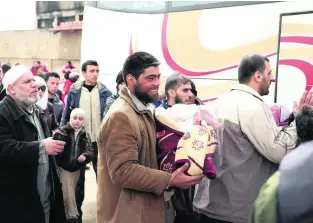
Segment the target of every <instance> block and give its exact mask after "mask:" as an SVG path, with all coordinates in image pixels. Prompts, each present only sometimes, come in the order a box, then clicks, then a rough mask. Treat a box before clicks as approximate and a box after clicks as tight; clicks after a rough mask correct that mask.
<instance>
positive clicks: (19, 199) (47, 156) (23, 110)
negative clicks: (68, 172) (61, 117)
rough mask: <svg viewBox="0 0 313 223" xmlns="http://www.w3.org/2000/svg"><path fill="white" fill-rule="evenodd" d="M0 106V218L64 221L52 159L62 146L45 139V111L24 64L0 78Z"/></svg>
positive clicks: (27, 222)
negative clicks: (2, 95) (1, 96)
mask: <svg viewBox="0 0 313 223" xmlns="http://www.w3.org/2000/svg"><path fill="white" fill-rule="evenodd" d="M3 84H4V88H5V89H6V93H7V96H6V97H5V98H4V99H3V101H2V102H1V103H0V179H1V181H0V198H1V199H0V216H1V222H10V223H35V222H36V223H63V222H65V213H64V205H63V198H62V191H61V185H60V182H59V178H58V174H57V171H56V163H55V159H54V157H53V156H52V155H57V154H58V153H60V152H62V150H63V146H64V142H62V141H58V140H53V139H52V138H47V137H49V133H50V131H49V129H48V128H47V123H46V117H45V115H44V112H43V111H42V110H41V109H40V108H39V107H37V106H36V105H35V103H36V102H37V100H38V89H37V84H36V83H35V79H34V76H33V74H32V73H31V71H30V70H29V69H28V68H27V67H24V66H22V65H18V66H15V67H13V68H11V69H10V70H9V71H8V72H7V74H6V76H5V77H4V79H3Z"/></svg>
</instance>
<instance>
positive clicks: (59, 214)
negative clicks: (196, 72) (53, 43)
mask: <svg viewBox="0 0 313 223" xmlns="http://www.w3.org/2000/svg"><path fill="white" fill-rule="evenodd" d="M159 65H160V62H159V61H158V60H157V58H155V57H154V56H153V55H151V54H149V53H147V52H136V53H134V54H132V55H130V56H129V57H128V58H126V60H125V63H124V64H123V66H122V70H121V72H119V73H118V75H117V79H116V84H117V86H116V89H117V94H116V95H112V93H111V91H110V90H109V89H108V88H107V87H106V86H105V85H104V84H103V83H100V82H99V81H98V77H99V69H100V68H99V65H98V63H97V61H94V60H88V61H86V62H84V63H83V65H82V67H81V72H82V74H83V77H84V79H83V80H77V78H76V79H75V81H73V83H72V85H71V87H70V89H69V91H68V95H67V97H66V100H65V101H64V103H63V102H62V99H61V98H60V96H59V95H58V93H57V92H58V90H59V89H58V88H59V82H60V76H59V74H57V73H55V72H47V73H45V75H44V76H43V78H44V81H45V82H46V86H47V89H46V90H47V92H48V101H49V103H51V105H52V106H53V112H54V117H55V119H56V122H57V126H55V127H53V128H49V127H48V126H49V125H48V124H47V119H48V115H47V113H46V112H45V111H44V110H43V109H42V108H40V107H39V106H38V105H37V104H36V103H37V101H38V91H40V90H41V91H42V90H45V89H43V88H40V89H39V87H38V84H37V83H36V81H35V78H34V74H33V73H32V72H31V70H30V69H29V68H27V67H25V66H23V65H16V66H13V67H11V68H10V69H9V70H8V71H7V72H6V74H5V75H4V77H3V74H2V72H1V74H0V95H3V96H2V98H0V100H1V102H0V167H1V168H0V178H1V181H0V198H1V199H0V214H1V215H0V216H1V222H4V223H6V222H8V223H62V222H76V223H78V222H82V216H83V213H82V209H81V207H82V204H83V200H84V193H85V183H88V182H85V170H86V168H81V169H80V175H79V179H78V182H77V186H76V195H75V196H76V203H77V210H78V213H79V215H78V216H77V218H70V219H69V218H68V217H67V215H66V206H64V200H63V195H62V185H61V183H60V179H59V168H58V165H57V163H56V160H55V157H56V156H58V155H59V154H62V153H63V149H64V146H65V142H64V141H62V140H60V139H54V138H52V136H53V133H54V132H55V131H57V129H58V128H59V127H60V126H65V125H66V124H67V123H68V122H69V120H70V117H71V112H72V111H73V110H74V109H76V108H81V109H83V110H84V114H85V120H86V122H85V126H84V129H85V130H86V132H87V133H88V134H89V135H90V138H91V142H92V147H93V151H94V153H95V156H94V159H93V160H92V164H93V169H94V171H95V174H96V176H97V184H98V191H97V222H98V223H124V222H130V223H140V222H141V223H145V222H146V223H154V222H155V223H162V222H166V223H173V222H175V223H184V222H195V223H198V222H199V223H200V222H201V223H202V222H203V223H206V222H208V223H215V222H216V223H245V222H268V223H270V222H311V221H310V220H312V218H313V215H312V211H313V210H312V207H313V205H312V204H313V199H312V196H311V195H312V194H313V193H310V191H312V190H311V189H310V187H309V186H308V185H309V183H312V182H313V180H312V177H311V175H310V171H308V170H307V167H306V164H308V166H309V165H312V164H309V163H310V161H312V155H311V154H312V153H311V151H310V144H311V141H312V140H313V135H312V133H313V132H312V127H313V108H312V107H310V106H311V105H312V104H313V95H312V91H310V92H306V91H305V92H304V93H303V95H302V98H301V99H300V101H299V103H298V104H296V106H295V107H294V111H292V114H291V116H290V117H292V118H291V119H290V123H289V125H288V126H285V127H279V126H277V124H276V123H275V120H274V117H273V114H272V111H271V110H270V108H269V107H268V105H267V104H266V103H265V102H264V100H263V98H262V96H265V95H267V94H269V87H270V85H271V83H272V82H273V80H274V78H273V75H272V70H271V67H270V63H269V60H268V59H267V58H266V57H264V56H262V55H258V54H251V55H247V56H246V57H244V58H243V59H242V61H241V62H240V64H239V67H238V81H239V84H237V85H235V86H233V87H232V89H231V91H230V92H229V93H227V94H225V95H223V96H221V97H220V98H218V99H217V100H216V101H214V102H210V103H212V106H214V108H215V110H216V115H217V118H218V120H219V122H220V123H221V127H220V128H219V129H217V139H218V147H217V149H216V151H215V154H214V157H213V158H212V161H213V163H214V165H215V168H216V179H214V180H210V179H208V178H206V177H204V176H203V175H199V176H189V175H187V174H186V170H187V169H188V167H189V166H188V164H185V165H184V166H182V167H179V168H177V169H175V171H174V172H172V173H169V172H165V171H162V170H160V168H159V163H158V162H157V151H156V150H157V145H156V132H157V127H158V126H157V123H156V121H155V117H154V110H155V107H156V106H161V107H163V108H164V109H168V108H170V107H172V106H175V105H176V104H187V105H188V104H190V105H192V104H196V105H199V106H200V105H202V104H203V103H202V102H201V100H200V99H199V98H198V97H197V90H196V86H195V84H194V83H193V82H192V80H190V79H189V78H188V77H185V76H183V75H181V74H173V75H171V76H170V77H169V78H168V79H167V80H166V84H165V89H164V93H165V95H166V99H161V97H160V95H159V91H160V89H159V87H160V78H161V72H160V69H159ZM292 119H295V120H296V121H294V120H292ZM302 150H303V154H306V155H305V156H304V155H302V152H301V151H302ZM297 153H298V154H297ZM287 154H288V155H287ZM292 154H295V155H294V156H292ZM292 157H296V159H295V158H292ZM285 159H286V160H285ZM280 164H281V165H280ZM293 166H295V168H297V170H298V171H299V172H298V173H299V174H296V172H295V169H293V168H291V167H293ZM300 173H301V174H300ZM273 174H274V175H273ZM273 176H280V178H275V179H276V181H275V182H276V187H275V188H276V190H274V192H273V191H272V196H268V194H267V196H266V199H264V195H262V194H261V193H260V190H261V192H262V191H264V190H266V188H265V189H264V188H262V186H263V185H264V184H265V185H267V184H269V185H271V186H272V185H273V184H272V181H273V180H272V181H268V180H271V179H273ZM291 178H294V179H299V180H294V181H292V182H294V183H293V184H290V179H291ZM277 179H279V180H280V181H279V183H278V180H277ZM310 180H311V181H310ZM267 181H268V182H267ZM302 183H303V184H302ZM278 185H279V186H278ZM289 185H292V188H291V186H289ZM264 187H265V186H264ZM261 188H262V189H261ZM281 188H282V189H281ZM306 191H307V192H308V193H310V194H311V195H310V196H306V195H304V193H305V192H306ZM292 193H299V194H300V193H301V194H303V195H302V197H300V198H298V200H294V197H293V196H291V195H290V194H292ZM277 196H278V197H279V198H277ZM274 198H275V199H276V200H275V202H269V200H271V201H272V200H273V199H274ZM301 199H303V200H305V202H304V201H303V200H301ZM260 200H261V201H262V202H263V203H261V204H260V203H258V201H260ZM264 200H265V201H264ZM294 201H297V202H298V203H296V202H294ZM264 204H266V205H264ZM262 205H263V206H262ZM271 205H272V206H273V207H275V209H274V210H275V211H273V209H271V210H272V211H264V210H265V208H266V207H272V206H271ZM297 205H303V206H305V207H303V208H302V206H301V207H300V206H299V207H298V206H297ZM291 210H292V211H291ZM264 219H267V220H264ZM295 219H297V221H295Z"/></svg>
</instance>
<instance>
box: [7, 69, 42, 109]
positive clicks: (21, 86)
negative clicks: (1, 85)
mask: <svg viewBox="0 0 313 223" xmlns="http://www.w3.org/2000/svg"><path fill="white" fill-rule="evenodd" d="M37 86H38V85H37V84H36V83H35V78H34V75H33V74H32V73H26V74H23V75H22V76H21V77H20V78H19V79H18V80H17V81H16V82H15V83H14V84H13V85H12V86H9V91H10V93H11V94H12V96H13V97H15V99H16V100H17V101H19V102H20V103H21V104H23V105H25V106H31V105H34V104H35V103H36V102H37V101H38V100H39V95H38V88H37Z"/></svg>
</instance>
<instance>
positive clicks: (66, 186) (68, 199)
mask: <svg viewBox="0 0 313 223" xmlns="http://www.w3.org/2000/svg"><path fill="white" fill-rule="evenodd" d="M84 123H85V111H84V110H83V109H81V108H76V109H74V110H73V111H72V112H71V116H70V122H69V123H68V124H67V125H65V126H63V127H61V129H60V131H59V132H60V133H62V134H63V135H64V141H65V142H66V144H65V146H64V151H63V153H61V154H59V155H57V156H56V162H57V165H58V166H59V174H60V180H61V183H62V186H63V197H64V202H65V212H66V218H67V220H68V222H73V223H74V222H75V223H76V222H77V221H78V218H79V213H78V210H77V204H76V197H75V189H76V185H77V181H78V179H79V177H80V173H81V169H82V168H85V165H86V164H87V163H89V162H90V161H91V160H92V159H93V156H94V151H93V147H92V143H91V139H90V135H89V134H88V133H87V132H85V130H84Z"/></svg>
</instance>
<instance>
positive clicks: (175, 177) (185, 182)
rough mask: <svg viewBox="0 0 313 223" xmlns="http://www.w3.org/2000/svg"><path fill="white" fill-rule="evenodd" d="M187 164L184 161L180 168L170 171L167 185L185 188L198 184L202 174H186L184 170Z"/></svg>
mask: <svg viewBox="0 0 313 223" xmlns="http://www.w3.org/2000/svg"><path fill="white" fill-rule="evenodd" d="M188 166H189V164H188V163H186V164H185V165H184V166H182V167H181V168H179V169H177V170H175V171H174V172H173V173H172V176H171V179H170V183H169V186H170V187H179V188H182V189H187V188H189V187H191V186H194V185H196V184H199V183H200V181H201V180H202V178H203V175H199V176H187V175H186V174H185V173H184V172H185V171H186V170H187V169H188Z"/></svg>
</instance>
